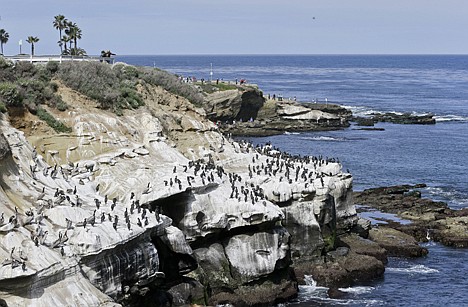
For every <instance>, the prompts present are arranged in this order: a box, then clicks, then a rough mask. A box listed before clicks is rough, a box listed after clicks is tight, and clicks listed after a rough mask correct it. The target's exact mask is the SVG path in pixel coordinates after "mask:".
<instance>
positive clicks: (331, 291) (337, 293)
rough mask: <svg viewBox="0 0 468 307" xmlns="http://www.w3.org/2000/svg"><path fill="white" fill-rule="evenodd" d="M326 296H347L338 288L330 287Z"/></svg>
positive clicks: (337, 297)
mask: <svg viewBox="0 0 468 307" xmlns="http://www.w3.org/2000/svg"><path fill="white" fill-rule="evenodd" d="M327 294H328V297H329V298H332V299H335V300H336V299H342V298H345V297H347V296H348V293H346V292H343V291H341V290H339V289H338V288H330V289H328V291H327Z"/></svg>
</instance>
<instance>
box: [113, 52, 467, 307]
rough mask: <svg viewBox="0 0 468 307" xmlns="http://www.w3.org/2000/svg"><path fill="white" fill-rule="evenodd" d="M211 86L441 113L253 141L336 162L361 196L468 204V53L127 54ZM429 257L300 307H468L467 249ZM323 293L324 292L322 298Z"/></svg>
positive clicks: (313, 297)
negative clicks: (401, 195) (384, 193)
mask: <svg viewBox="0 0 468 307" xmlns="http://www.w3.org/2000/svg"><path fill="white" fill-rule="evenodd" d="M117 60H118V61H123V62H127V63H129V64H133V65H142V66H156V67H159V68H162V69H165V70H168V71H170V72H173V73H176V74H179V75H183V76H195V77H196V78H198V79H200V78H205V79H206V80H209V79H210V69H211V66H212V67H213V70H212V71H213V79H214V80H215V79H220V80H221V79H223V80H231V81H233V80H235V79H238V80H240V79H247V81H248V82H250V83H254V84H258V85H259V87H260V88H261V89H262V90H263V91H264V93H266V94H276V95H282V96H283V97H285V98H286V99H287V98H288V97H291V98H293V97H296V99H297V100H299V101H305V102H312V101H314V100H318V101H320V102H323V101H325V99H327V100H328V101H329V102H334V103H338V104H341V105H345V106H347V107H348V108H350V109H351V110H352V111H353V112H354V113H356V114H358V115H366V114H370V113H372V112H376V111H377V112H385V111H393V112H411V113H417V114H423V113H433V114H434V115H435V118H436V120H437V123H436V125H430V126H423V125H395V124H388V123H380V124H378V125H377V127H381V128H384V129H385V130H384V131H363V130H357V129H356V128H357V127H356V126H351V127H350V128H348V129H344V130H340V131H330V132H310V133H300V134H285V135H278V136H272V137H267V138H250V140H251V141H252V142H254V143H265V142H271V143H272V144H273V145H274V146H277V147H279V148H281V149H282V150H285V151H288V152H290V153H293V154H301V155H323V156H328V157H337V158H339V159H340V161H341V162H342V164H343V167H344V168H345V169H349V170H350V172H351V173H352V174H353V177H354V189H355V190H362V189H365V188H369V187H376V186H387V185H395V184H416V183H426V184H427V185H428V188H426V189H423V190H422V192H423V196H426V197H431V198H432V199H436V200H442V201H445V202H447V203H448V204H449V205H450V206H451V207H452V208H455V209H461V208H464V207H468V175H467V172H468V56H465V55H330V56H328V55H323V56H320V55H310V56H309V55H297V56H289V55H284V56H277V55H265V56H263V55H255V56H222V55H216V56H211V55H205V56H119V57H117ZM428 248H429V252H430V253H429V256H427V257H426V258H422V259H417V260H400V259H392V260H391V261H390V263H389V265H388V268H387V271H386V273H385V278H384V280H382V281H377V282H375V283H372V284H368V285H365V286H363V287H360V288H353V289H348V292H349V297H348V299H345V300H329V299H327V298H326V294H325V293H324V291H321V290H320V289H317V288H315V290H314V287H313V286H308V287H309V288H303V289H302V290H303V291H302V294H301V297H300V299H299V301H301V302H297V303H295V304H298V305H301V306H306V305H309V304H314V305H320V306H334V305H340V304H348V305H349V304H350V305H352V306H371V305H375V306H382V305H384V306H414V305H416V306H440V305H446V306H461V305H467V306H468V292H466V289H468V280H466V279H465V272H466V271H468V261H466V260H468V251H467V250H454V249H451V248H447V247H444V246H441V245H438V244H429V246H428ZM314 291H315V292H314Z"/></svg>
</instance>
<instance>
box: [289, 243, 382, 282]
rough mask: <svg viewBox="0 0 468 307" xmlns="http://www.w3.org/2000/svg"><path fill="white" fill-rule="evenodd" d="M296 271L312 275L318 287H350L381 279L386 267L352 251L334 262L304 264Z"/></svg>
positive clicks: (369, 257)
mask: <svg viewBox="0 0 468 307" xmlns="http://www.w3.org/2000/svg"><path fill="white" fill-rule="evenodd" d="M295 269H297V271H298V272H300V273H302V274H304V273H305V274H306V275H312V277H313V278H314V280H315V281H316V282H317V284H318V285H321V286H326V287H349V286H351V285H353V284H355V283H357V282H362V281H369V280H373V279H375V278H380V277H382V276H383V274H384V272H385V266H384V264H383V263H382V262H381V261H380V260H378V259H376V258H374V257H372V256H367V255H359V254H357V253H354V252H352V251H351V252H350V253H349V254H348V255H346V256H344V257H339V258H337V259H336V260H335V261H333V262H324V263H321V264H315V265H314V264H310V265H308V266H306V265H304V264H303V265H301V266H300V267H297V268H295ZM299 281H300V282H301V280H299ZM302 282H303V281H302Z"/></svg>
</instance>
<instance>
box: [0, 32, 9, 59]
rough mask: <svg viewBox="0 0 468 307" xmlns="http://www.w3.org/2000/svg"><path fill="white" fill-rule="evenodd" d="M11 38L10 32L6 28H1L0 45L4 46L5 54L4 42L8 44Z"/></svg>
mask: <svg viewBox="0 0 468 307" xmlns="http://www.w3.org/2000/svg"><path fill="white" fill-rule="evenodd" d="M9 38H10V35H9V34H8V32H7V31H5V29H0V46H1V47H2V53H1V54H3V44H6V43H7V42H8V39H9Z"/></svg>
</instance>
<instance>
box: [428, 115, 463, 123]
mask: <svg viewBox="0 0 468 307" xmlns="http://www.w3.org/2000/svg"><path fill="white" fill-rule="evenodd" d="M434 118H435V120H436V122H468V117H466V116H460V115H450V114H449V115H436V116H434Z"/></svg>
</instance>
